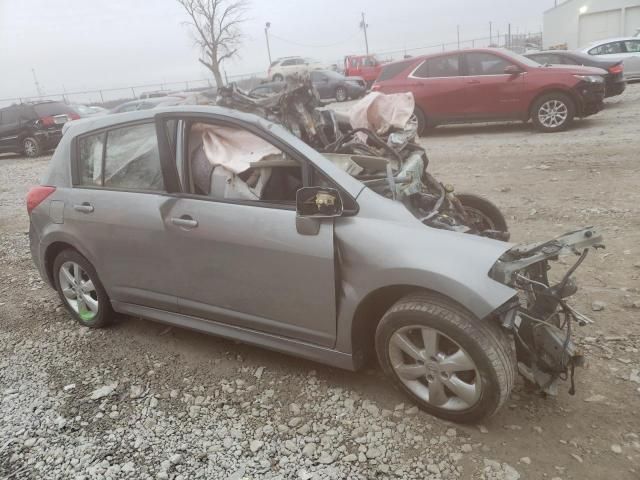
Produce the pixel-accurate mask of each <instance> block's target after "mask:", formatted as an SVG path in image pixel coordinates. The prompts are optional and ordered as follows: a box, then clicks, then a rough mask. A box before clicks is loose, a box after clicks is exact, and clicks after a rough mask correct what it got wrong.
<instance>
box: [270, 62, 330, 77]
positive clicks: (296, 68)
mask: <svg viewBox="0 0 640 480" xmlns="http://www.w3.org/2000/svg"><path fill="white" fill-rule="evenodd" d="M330 69H331V68H330V66H328V65H326V64H324V63H321V62H319V61H317V60H314V59H313V58H306V57H284V58H279V59H278V60H276V61H274V62H273V63H272V64H271V66H270V67H269V72H268V73H267V75H268V77H269V80H271V81H274V82H281V81H283V80H284V79H285V77H287V76H289V75H295V74H301V73H306V72H310V71H311V70H330Z"/></svg>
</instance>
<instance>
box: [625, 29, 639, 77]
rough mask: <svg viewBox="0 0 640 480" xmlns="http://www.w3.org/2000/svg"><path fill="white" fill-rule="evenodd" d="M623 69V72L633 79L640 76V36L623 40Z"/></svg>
mask: <svg viewBox="0 0 640 480" xmlns="http://www.w3.org/2000/svg"><path fill="white" fill-rule="evenodd" d="M624 46H625V51H626V53H625V56H624V69H625V73H626V74H627V75H628V76H629V77H632V78H634V79H638V78H640V38H639V39H638V40H635V39H634V40H625V42H624Z"/></svg>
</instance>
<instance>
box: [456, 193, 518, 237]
mask: <svg viewBox="0 0 640 480" xmlns="http://www.w3.org/2000/svg"><path fill="white" fill-rule="evenodd" d="M456 198H457V199H458V200H459V201H460V203H461V204H462V207H463V208H464V210H465V213H466V214H467V216H468V217H470V218H471V219H472V220H474V224H473V225H470V226H472V227H473V228H475V229H476V230H478V231H483V230H497V231H499V232H508V231H509V226H508V225H507V220H506V219H505V218H504V215H503V214H502V212H501V211H500V209H499V208H498V207H497V206H495V205H494V204H493V203H492V202H490V201H489V200H487V199H486V198H483V197H480V196H478V195H474V194H472V193H460V194H456Z"/></svg>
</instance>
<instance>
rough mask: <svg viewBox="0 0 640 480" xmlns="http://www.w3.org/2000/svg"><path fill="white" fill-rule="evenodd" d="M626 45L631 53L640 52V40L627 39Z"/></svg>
mask: <svg viewBox="0 0 640 480" xmlns="http://www.w3.org/2000/svg"><path fill="white" fill-rule="evenodd" d="M624 45H625V47H626V48H627V52H629V53H638V52H640V40H627V41H626V42H624Z"/></svg>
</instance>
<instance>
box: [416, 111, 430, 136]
mask: <svg viewBox="0 0 640 480" xmlns="http://www.w3.org/2000/svg"><path fill="white" fill-rule="evenodd" d="M413 115H414V116H415V117H416V121H417V122H418V136H419V137H422V136H424V135H426V133H427V117H426V116H425V114H424V112H423V111H422V110H420V109H419V108H418V107H415V109H414V110H413Z"/></svg>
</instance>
